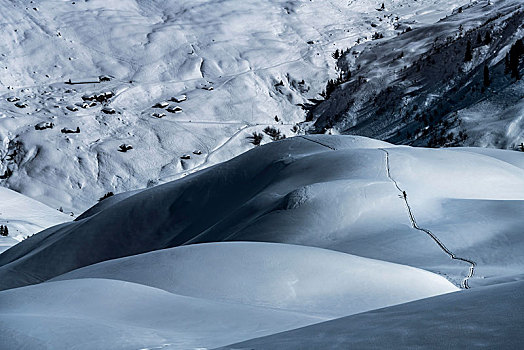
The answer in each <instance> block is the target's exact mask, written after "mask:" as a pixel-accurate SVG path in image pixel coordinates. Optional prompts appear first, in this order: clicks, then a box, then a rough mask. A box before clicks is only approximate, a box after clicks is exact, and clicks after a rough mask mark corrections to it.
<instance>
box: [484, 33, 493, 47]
mask: <svg viewBox="0 0 524 350" xmlns="http://www.w3.org/2000/svg"><path fill="white" fill-rule="evenodd" d="M489 44H491V32H490V31H487V32H486V36H485V37H484V45H489Z"/></svg>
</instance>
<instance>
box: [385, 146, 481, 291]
mask: <svg viewBox="0 0 524 350" xmlns="http://www.w3.org/2000/svg"><path fill="white" fill-rule="evenodd" d="M380 150H381V151H383V152H384V153H385V154H386V173H387V176H388V178H389V179H390V180H391V181H392V182H393V184H394V185H395V187H396V188H397V190H398V191H399V192H400V193H401V194H400V196H399V197H400V198H402V199H403V200H404V203H405V204H406V208H407V210H408V215H409V221H410V222H411V226H412V227H413V228H414V229H415V230H418V231H422V232H424V233H426V234H427V235H428V236H430V237H431V239H433V241H435V243H437V245H438V246H439V248H440V249H442V251H444V253H446V254H447V255H449V257H450V258H451V259H453V260H460V261H464V262H466V263H468V264H469V265H470V266H469V272H468V274H467V275H466V277H464V279H463V280H462V283H461V286H460V287H461V288H462V289H469V284H468V280H469V279H470V278H471V277H473V274H474V273H475V266H477V263H476V262H475V261H473V260H471V259H467V258H463V257H460V256H457V255H455V254H454V253H453V252H452V251H451V250H449V249H448V248H447V247H446V246H445V245H444V243H442V241H441V240H440V239H439V238H438V237H437V236H436V235H435V234H434V233H433V232H431V231H430V230H428V229H426V228H423V227H420V226H419V225H418V224H417V220H416V219H415V215H413V211H412V210H411V206H410V205H409V202H408V195H407V193H406V191H404V190H403V189H402V188H401V187H400V186H399V185H398V183H397V181H396V180H395V179H394V178H393V177H392V176H391V170H390V167H389V152H388V151H387V150H385V149H384V148H380Z"/></svg>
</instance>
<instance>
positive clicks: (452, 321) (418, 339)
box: [221, 281, 524, 350]
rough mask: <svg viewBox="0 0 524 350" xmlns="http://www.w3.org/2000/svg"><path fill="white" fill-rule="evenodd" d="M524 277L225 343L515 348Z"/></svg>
mask: <svg viewBox="0 0 524 350" xmlns="http://www.w3.org/2000/svg"><path fill="white" fill-rule="evenodd" d="M523 300H524V281H519V282H511V283H505V284H500V285H496V286H490V287H485V288H480V289H478V290H468V291H465V292H462V293H453V294H448V295H442V296H437V297H434V298H430V299H425V300H419V301H415V302H412V303H407V304H403V305H398V306H392V307H388V308H385V309H380V310H375V311H370V312H366V313H363V314H359V315H353V316H349V317H344V318H340V319H336V320H332V321H328V322H325V323H320V324H316V325H313V326H309V327H305V328H300V329H296V330H292V331H289V332H284V333H280V334H275V335H272V336H268V337H264V338H259V339H253V340H249V341H246V342H242V343H238V344H234V345H230V346H226V347H224V348H221V350H226V349H227V350H233V349H235V350H240V349H252V350H263V349H348V348H350V349H352V348H357V349H384V348H395V349H401V348H409V349H413V348H423V349H443V348H445V349H457V348H490V349H517V348H520V347H521V345H522V343H523V342H524V335H523V334H522V330H521V325H522V323H523V322H524V315H523V314H522V312H521V310H522V308H523V307H524V302H523Z"/></svg>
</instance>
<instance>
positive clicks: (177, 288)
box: [54, 242, 457, 317]
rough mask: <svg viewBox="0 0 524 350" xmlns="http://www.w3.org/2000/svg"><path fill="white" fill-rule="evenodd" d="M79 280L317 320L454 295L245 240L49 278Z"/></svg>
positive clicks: (399, 271)
mask: <svg viewBox="0 0 524 350" xmlns="http://www.w3.org/2000/svg"><path fill="white" fill-rule="evenodd" d="M152 266H154V269H151V267H152ZM78 278H106V279H118V280H124V281H129V282H135V283H140V284H144V285H148V286H152V287H155V288H159V289H163V290H166V291H168V292H171V293H175V294H180V295H186V296H193V297H198V298H204V299H210V300H217V301H223V302H229V303H240V304H248V305H255V306H261V307H267V308H271V309H282V310H287V311H295V312H300V313H307V314H311V315H319V316H322V317H336V316H343V315H349V314H354V313H358V312H362V311H367V310H372V309H376V308H378V307H381V306H384V305H387V304H390V305H391V304H398V303H400V302H404V301H408V300H415V299H420V298H423V297H427V296H431V295H436V294H442V293H447V292H451V291H456V290H457V289H456V288H455V287H454V286H453V285H452V284H451V283H449V281H447V280H446V279H445V278H443V277H441V276H438V275H435V274H433V273H430V272H427V271H423V270H419V269H414V268H411V267H408V266H402V265H397V264H391V263H387V262H384V261H378V260H373V259H367V258H362V257H358V256H354V255H349V254H344V253H339V252H334V251H330V250H324V249H318V248H311V247H302V246H290V245H283V244H275V243H272V244H270V243H245V242H241V243H239V242H235V243H206V244H195V245H189V246H182V247H177V248H170V249H165V250H159V251H155V252H151V253H146V254H141V255H136V256H131V257H126V258H121V259H117V260H110V261H106V262H102V263H99V264H96V265H91V266H88V267H85V268H82V269H78V270H74V271H72V272H70V273H67V274H65V275H62V276H59V277H57V278H56V279H54V280H63V279H78Z"/></svg>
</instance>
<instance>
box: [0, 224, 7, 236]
mask: <svg viewBox="0 0 524 350" xmlns="http://www.w3.org/2000/svg"><path fill="white" fill-rule="evenodd" d="M8 235H9V229H8V228H7V226H4V225H0V236H4V237H7V236H8Z"/></svg>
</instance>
